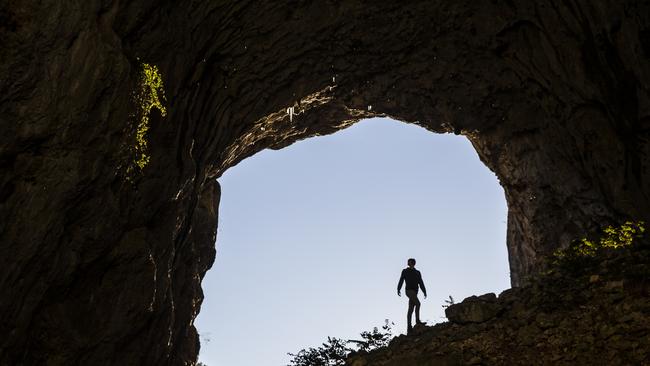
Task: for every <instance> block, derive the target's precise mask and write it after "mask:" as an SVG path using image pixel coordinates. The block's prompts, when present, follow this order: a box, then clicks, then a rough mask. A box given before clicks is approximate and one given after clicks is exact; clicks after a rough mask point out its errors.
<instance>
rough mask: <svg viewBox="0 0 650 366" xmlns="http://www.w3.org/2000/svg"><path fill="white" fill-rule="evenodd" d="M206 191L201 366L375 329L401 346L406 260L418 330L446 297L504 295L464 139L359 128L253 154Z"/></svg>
mask: <svg viewBox="0 0 650 366" xmlns="http://www.w3.org/2000/svg"><path fill="white" fill-rule="evenodd" d="M219 181H220V183H221V185H222V199H221V204H220V209H219V211H220V216H219V219H220V220H219V234H218V240H217V258H216V262H215V264H214V266H213V268H212V270H211V271H209V272H208V274H207V276H206V278H205V279H204V281H203V289H204V293H205V300H204V303H203V305H202V310H201V312H200V315H199V316H198V318H197V321H196V326H197V328H198V331H199V334H201V341H202V347H201V354H200V360H201V361H202V362H204V363H205V364H206V365H208V366H213V365H232V366H237V365H251V364H269V365H270V364H273V365H276V364H277V365H280V364H287V361H288V359H289V357H288V356H287V355H286V353H287V352H297V351H298V350H299V349H301V348H303V347H309V346H318V345H320V343H322V342H323V341H324V340H325V339H326V337H327V336H335V337H341V338H344V339H349V338H354V337H355V336H357V335H358V334H359V332H361V331H364V330H370V329H371V328H372V327H373V326H381V325H382V324H383V321H384V319H386V318H388V319H390V320H392V321H393V322H395V324H396V326H395V328H394V333H404V332H405V326H406V325H405V320H404V316H405V314H404V313H405V311H406V298H405V297H404V296H402V297H401V298H399V297H397V296H396V294H395V287H396V284H397V279H398V277H399V271H400V270H401V269H402V268H403V267H405V263H406V259H407V258H408V257H411V256H413V257H415V258H417V259H418V264H417V268H418V269H420V270H421V271H422V273H423V276H424V281H425V284H426V285H427V288H428V292H429V294H428V295H429V296H428V298H427V299H426V300H423V306H422V318H423V319H424V320H427V321H428V322H429V323H430V324H431V323H436V322H440V321H443V319H441V318H442V317H443V316H444V311H443V308H442V305H443V304H444V300H445V299H446V298H447V297H448V296H449V295H452V296H453V297H454V298H455V299H456V300H457V301H458V300H462V299H463V298H464V297H466V296H469V295H472V294H482V293H486V292H497V293H498V292H499V291H501V290H503V289H505V288H508V287H510V279H509V275H508V274H509V271H508V260H507V258H508V256H507V248H506V238H505V236H506V216H507V212H506V211H507V208H506V201H505V197H504V192H503V189H502V188H501V186H500V185H499V184H498V182H497V179H496V176H495V175H494V174H493V173H492V172H491V171H489V169H488V168H487V167H486V166H485V165H484V164H483V163H482V162H481V161H480V160H479V158H478V156H477V154H476V151H475V150H474V149H473V147H472V145H471V144H470V143H469V141H468V140H467V139H466V138H465V137H463V136H456V135H453V134H444V135H443V134H435V133H431V132H429V131H427V130H425V129H424V128H421V127H419V126H416V125H412V124H407V123H402V122H397V121H394V120H390V119H387V118H375V119H371V120H364V121H361V122H359V123H357V124H355V125H353V126H352V127H350V128H348V129H345V130H342V131H339V132H337V133H335V134H333V135H328V136H323V137H317V138H310V139H307V140H304V141H302V142H299V143H297V144H294V145H291V146H289V147H287V148H283V149H281V150H277V151H273V150H265V151H263V152H261V153H258V154H256V155H255V156H253V157H252V158H249V159H246V160H245V161H244V162H242V163H241V164H239V165H238V166H237V167H235V168H233V169H230V170H228V172H227V173H226V174H225V175H224V176H222V177H221V178H220V179H219ZM420 298H422V295H420ZM251 345H255V346H254V347H255V349H254V351H253V350H251V348H250V347H251Z"/></svg>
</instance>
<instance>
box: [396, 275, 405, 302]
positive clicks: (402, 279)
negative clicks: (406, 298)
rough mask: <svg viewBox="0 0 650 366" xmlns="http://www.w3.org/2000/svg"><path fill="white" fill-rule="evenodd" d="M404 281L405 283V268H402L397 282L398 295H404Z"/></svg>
mask: <svg viewBox="0 0 650 366" xmlns="http://www.w3.org/2000/svg"><path fill="white" fill-rule="evenodd" d="M403 283H404V270H402V275H401V276H400V277H399V282H398V283H397V296H402V294H401V293H400V291H402V284H403Z"/></svg>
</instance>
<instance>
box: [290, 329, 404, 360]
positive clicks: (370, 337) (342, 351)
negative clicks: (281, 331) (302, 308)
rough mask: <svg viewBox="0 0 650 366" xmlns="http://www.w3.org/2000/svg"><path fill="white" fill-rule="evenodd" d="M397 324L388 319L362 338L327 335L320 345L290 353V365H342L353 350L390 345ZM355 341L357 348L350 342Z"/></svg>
mask: <svg viewBox="0 0 650 366" xmlns="http://www.w3.org/2000/svg"><path fill="white" fill-rule="evenodd" d="M393 325H395V324H394V323H392V322H389V321H388V319H386V323H385V324H384V325H383V326H382V327H381V330H379V328H377V327H374V328H373V329H372V331H366V332H361V334H360V336H361V340H354V339H351V340H343V339H340V338H334V337H327V342H325V343H323V344H322V345H321V346H320V347H318V348H314V347H310V348H309V349H302V350H300V351H298V353H288V355H289V356H292V357H293V359H292V360H291V361H290V363H289V366H342V365H345V360H346V358H347V357H348V354H350V353H351V352H362V351H365V352H368V351H371V350H374V349H377V348H380V347H384V346H387V345H388V342H389V341H390V339H391V338H392V326H393ZM350 343H353V344H355V345H356V348H351V347H349V346H348V344H350Z"/></svg>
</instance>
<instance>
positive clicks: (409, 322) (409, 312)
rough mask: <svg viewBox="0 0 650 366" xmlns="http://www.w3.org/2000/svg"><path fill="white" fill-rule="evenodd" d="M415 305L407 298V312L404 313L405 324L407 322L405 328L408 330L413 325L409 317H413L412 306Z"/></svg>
mask: <svg viewBox="0 0 650 366" xmlns="http://www.w3.org/2000/svg"><path fill="white" fill-rule="evenodd" d="M414 307H415V304H413V302H412V301H411V299H409V310H408V313H406V324H407V328H406V329H407V330H408V331H409V332H410V331H411V329H412V328H413V326H412V325H411V318H412V317H413V308H414Z"/></svg>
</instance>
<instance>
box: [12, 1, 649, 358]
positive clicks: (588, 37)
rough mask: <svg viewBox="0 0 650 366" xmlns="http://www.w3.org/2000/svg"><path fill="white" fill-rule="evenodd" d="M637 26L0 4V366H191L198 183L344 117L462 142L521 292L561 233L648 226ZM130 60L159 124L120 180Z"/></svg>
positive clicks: (557, 9)
mask: <svg viewBox="0 0 650 366" xmlns="http://www.w3.org/2000/svg"><path fill="white" fill-rule="evenodd" d="M649 18H650V5H649V4H648V3H647V1H642V0H629V1H625V2H621V1H614V0H603V1H598V2H593V1H587V0H572V1H559V0H544V1H536V2H535V3H534V4H532V3H531V2H526V1H516V0H491V1H474V0H460V1H453V2H451V1H427V2H423V1H415V2H409V3H408V4H402V3H398V2H395V1H383V0H381V1H372V2H371V1H361V0H356V1H355V0H349V1H348V0H345V1H290V2H277V1H247V0H238V1H216V0H215V1H195V0H186V1H154V0H136V1H129V2H124V1H111V0H70V1H54V2H46V3H43V2H39V1H34V0H25V1H19V2H18V1H1V2H0V125H1V126H2V131H3V133H2V134H0V169H1V170H2V174H0V223H1V225H0V268H2V270H1V271H0V299H2V301H0V335H2V337H0V364H11V365H20V364H24V365H32V364H34V365H35V364H50V365H59V364H66V365H70V364H80V363H83V364H93V365H104V364H106V365H108V364H127V365H131V364H156V365H163V364H170V365H171V364H173V365H183V364H189V363H192V362H193V361H194V359H195V357H196V354H197V351H198V347H199V345H198V338H197V336H196V331H195V329H194V327H193V326H192V321H193V319H194V317H195V316H196V314H197V313H198V311H199V308H200V305H201V300H202V292H201V288H200V282H201V279H202V277H203V275H204V274H205V271H207V269H209V268H210V266H211V265H212V262H213V259H214V255H215V249H214V238H215V233H216V228H215V226H216V217H217V206H218V200H219V188H218V184H217V183H216V182H215V179H216V178H218V177H219V176H220V175H221V174H222V173H223V172H224V171H225V170H226V169H228V168H229V167H231V166H233V165H235V164H237V163H238V162H239V161H241V160H242V159H244V158H246V157H248V156H251V155H253V154H255V153H256V152H258V151H260V150H262V149H265V148H274V149H278V148H282V147H284V146H287V145H289V144H291V143H293V142H295V141H297V140H299V139H303V138H307V137H309V136H313V135H319V134H328V133H333V132H335V131H337V130H340V129H342V128H345V127H348V126H350V125H351V124H353V123H354V122H356V121H358V120H359V119H361V118H366V117H373V116H390V117H392V118H395V119H398V120H402V121H404V122H408V123H417V124H419V125H421V126H424V127H425V128H427V129H429V130H431V131H432V132H453V133H458V134H463V135H465V136H467V137H468V138H469V139H470V140H471V141H472V143H473V144H474V146H475V147H476V150H477V152H478V154H479V156H480V157H481V159H482V160H483V162H484V163H485V164H486V165H487V166H488V167H489V168H490V169H492V170H493V171H494V172H495V174H496V175H497V176H498V178H499V180H500V182H501V184H502V186H503V187H504V190H505V192H506V199H507V201H508V207H509V214H508V238H507V245H508V250H509V259H510V264H511V275H512V282H513V284H515V285H517V284H522V283H524V282H525V278H526V276H528V275H530V274H532V273H534V272H535V271H536V270H537V269H539V267H540V266H541V264H540V263H541V262H540V258H541V257H542V256H543V255H544V254H546V253H548V252H549V251H551V250H553V249H554V248H556V247H558V246H562V245H566V244H567V241H568V239H569V238H572V237H574V236H575V235H576V234H577V233H580V232H589V231H591V230H592V229H594V228H596V227H598V226H600V225H602V224H607V223H614V222H616V223H617V222H620V221H622V219H626V218H628V217H631V218H634V219H645V220H646V221H648V219H650V217H649V216H650V214H649V213H650V209H649V208H650V200H649V197H648V194H649V192H650V189H649V185H648V181H649V178H650V177H649V176H648V174H649V169H648V161H649V160H648V152H649V151H648V150H649V149H650V144H649V143H648V137H649V133H650V99H649V94H650V19H649ZM142 63H147V64H150V65H155V66H157V67H158V69H159V70H160V73H161V75H162V79H163V81H164V90H165V94H166V100H165V103H166V109H167V113H166V114H165V115H164V116H163V115H162V114H161V113H159V111H157V110H155V109H154V110H153V111H152V113H151V116H150V118H149V121H150V129H149V130H148V131H146V134H145V135H144V136H145V139H146V140H147V146H148V149H149V150H148V154H149V155H150V158H151V160H150V162H149V164H148V165H147V166H146V167H144V169H142V171H136V174H132V176H130V177H129V179H126V177H125V166H128V165H129V164H131V162H130V160H129V159H130V156H131V153H132V150H133V148H134V146H135V145H136V144H137V142H136V139H135V136H136V135H137V134H136V132H135V131H134V129H135V128H136V127H137V124H134V121H133V119H134V117H133V116H134V115H137V103H136V102H135V101H134V91H136V90H137V89H138V87H139V82H140V70H141V64H142ZM288 108H293V110H294V114H291V115H290V114H289V113H287V109H288ZM131 166H132V164H131Z"/></svg>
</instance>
